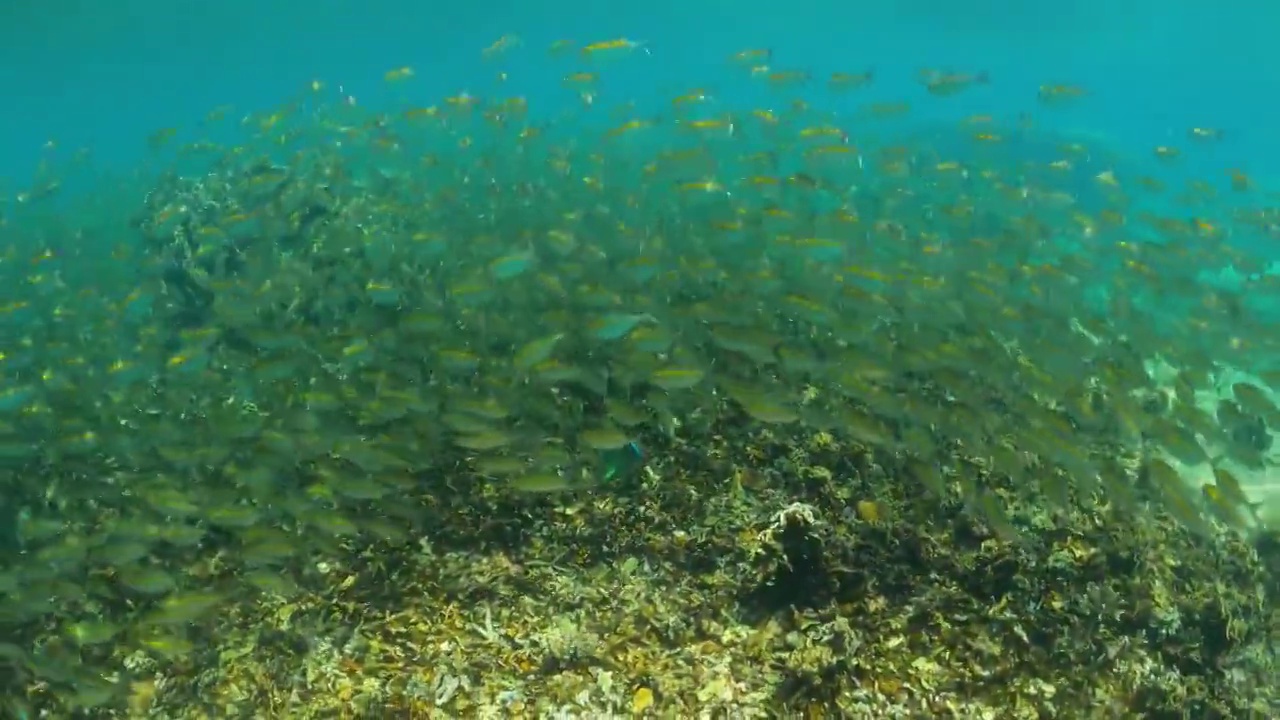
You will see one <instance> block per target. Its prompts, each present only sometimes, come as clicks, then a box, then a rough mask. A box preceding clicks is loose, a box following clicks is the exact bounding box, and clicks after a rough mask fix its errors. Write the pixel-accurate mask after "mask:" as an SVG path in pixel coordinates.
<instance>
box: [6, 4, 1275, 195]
mask: <svg viewBox="0 0 1280 720" xmlns="http://www.w3.org/2000/svg"><path fill="white" fill-rule="evenodd" d="M5 5H6V8H5V9H3V10H0V28H2V29H0V48H2V49H0V57H2V58H3V60H2V61H0V88H3V92H4V97H3V108H4V109H3V110H2V111H0V177H4V178H8V179H10V180H11V182H12V183H13V184H15V185H16V186H19V187H20V186H22V184H23V182H25V180H26V179H28V178H29V177H30V175H31V173H32V172H33V169H34V168H35V166H36V164H37V162H38V161H39V159H40V157H41V153H42V152H43V151H42V149H41V148H42V146H43V145H44V144H45V143H46V142H47V141H49V140H53V141H55V142H56V143H57V144H58V146H59V148H61V150H62V151H63V152H68V153H69V152H71V151H72V150H73V149H75V148H80V147H89V148H91V149H92V152H93V154H94V157H95V160H96V162H97V164H98V166H99V167H117V168H118V167H130V166H131V165H133V164H135V163H136V162H137V160H138V158H139V157H140V156H141V155H142V154H143V153H144V151H145V149H146V143H145V139H146V136H147V135H148V134H149V133H151V132H153V131H154V130H155V129H157V128H159V127H166V126H178V127H181V128H190V127H193V126H194V125H195V124H196V123H198V121H199V120H200V118H202V117H203V116H204V115H205V113H207V112H208V111H209V110H210V109H212V108H214V107H216V106H219V105H224V104H231V105H234V106H235V107H236V108H237V110H239V111H242V112H247V111H249V110H258V109H265V108H268V107H272V106H275V105H276V104H278V103H281V102H283V101H285V100H286V99H287V98H288V97H290V96H291V95H292V94H294V93H296V92H297V91H298V89H299V88H300V87H302V86H304V85H305V84H306V83H308V82H310V81H311V80H313V79H322V80H324V81H326V82H328V83H330V84H333V85H337V84H341V85H343V86H344V88H345V89H346V90H348V91H349V92H350V94H352V95H354V96H355V97H356V98H357V99H358V100H359V102H361V103H362V104H364V105H366V106H370V107H377V106H378V105H379V104H386V103H389V102H391V101H393V100H396V99H399V96H401V95H408V96H410V97H411V98H420V100H421V102H423V103H427V102H432V101H435V100H436V99H438V98H439V97H442V96H444V95H449V94H454V93H457V92H459V91H462V90H467V91H469V92H471V93H472V94H476V95H485V94H487V93H492V92H494V90H495V88H494V87H493V85H494V80H493V74H494V73H493V69H492V68H491V67H486V65H485V64H484V63H482V62H481V61H480V52H479V51H480V49H481V48H483V47H485V46H487V45H489V44H490V43H492V42H493V41H494V40H496V39H497V38H498V37H500V36H502V35H504V34H509V33H513V34H516V35H519V36H520V37H522V38H523V39H524V40H525V43H526V45H525V48H524V50H523V53H522V55H521V56H520V59H519V61H518V62H517V63H514V65H516V69H515V70H514V71H512V73H511V74H512V82H511V87H512V88H513V89H516V90H517V91H518V92H521V93H523V94H525V95H527V96H529V97H530V98H531V100H532V101H533V107H534V110H535V111H538V110H542V111H544V112H548V113H550V112H553V111H554V110H555V108H556V105H557V104H568V103H572V102H574V98H573V96H572V93H570V92H569V91H567V90H565V89H564V88H562V87H560V84H559V82H558V80H559V78H560V76H561V70H562V66H556V67H552V66H551V60H550V59H549V58H548V57H547V54H546V52H545V48H546V47H547V46H548V45H549V44H550V43H551V42H552V41H553V40H555V39H559V38H564V39H571V40H575V41H578V42H591V41H594V40H602V39H609V38H613V37H618V36H623V37H628V38H632V39H637V40H644V41H646V42H647V43H648V47H649V48H650V49H651V51H652V55H651V56H649V57H647V58H645V62H643V63H639V62H636V63H626V64H624V66H622V67H619V68H617V69H616V70H611V71H610V77H609V80H610V84H609V86H608V87H607V89H606V91H605V92H604V93H602V97H601V101H602V102H604V103H608V102H610V101H625V100H627V99H630V98H635V99H637V100H639V101H640V102H641V103H642V104H643V103H645V102H647V101H657V100H661V101H662V102H664V103H665V101H667V100H669V99H670V97H671V93H672V92H673V91H675V92H679V91H682V90H684V89H687V88H688V87H691V86H695V85H709V86H711V87H712V88H716V89H718V90H719V91H720V92H723V93H725V94H729V93H730V92H732V94H733V102H732V103H731V104H733V105H735V106H741V105H742V104H750V103H751V94H752V93H756V94H759V95H762V97H761V98H760V102H761V103H764V102H765V100H766V98H765V97H764V96H763V94H764V92H765V91H762V90H760V89H759V88H758V87H755V86H751V85H750V84H749V83H747V82H744V81H742V80H741V79H740V78H739V79H736V80H735V79H732V76H731V73H729V72H728V68H727V67H726V62H725V58H726V56H727V55H729V54H730V53H733V52H735V51H737V50H741V49H743V48H746V47H757V46H763V47H769V48H772V49H773V50H774V51H775V55H774V65H776V66H778V67H786V68H797V69H808V70H811V71H812V72H813V73H814V75H815V77H818V78H821V77H823V76H825V74H826V73H829V72H830V71H832V70H847V71H850V72H857V71H861V70H864V69H866V68H869V67H874V68H875V69H876V72H877V74H878V78H877V82H876V84H875V85H874V86H873V87H872V88H871V89H869V90H868V91H866V92H864V93H861V94H857V95H851V96H848V97H846V98H842V99H836V100H831V101H830V103H831V105H832V107H833V108H834V109H837V110H840V109H844V108H842V106H841V105H840V103H845V104H853V103H864V102H874V101H888V100H901V99H907V100H912V101H913V103H914V105H915V120H916V121H924V120H928V119H930V116H931V115H933V116H937V117H940V118H943V119H949V118H951V117H963V116H965V115H968V114H972V113H976V112H984V113H997V114H999V113H1009V114H1014V113H1017V112H1020V111H1024V110H1030V111H1033V112H1035V113H1036V115H1037V118H1038V120H1039V122H1040V123H1041V125H1042V126H1049V125H1051V126H1057V127H1061V128H1064V129H1067V130H1072V131H1082V132H1088V133H1096V134H1098V135H1099V136H1101V137H1102V138H1105V139H1106V141H1107V142H1108V143H1111V144H1113V145H1114V147H1116V148H1119V149H1122V150H1123V149H1129V150H1132V151H1133V152H1134V153H1135V154H1144V153H1149V151H1150V148H1151V147H1152V146H1153V145H1156V144H1162V143H1179V144H1181V143H1183V141H1184V139H1185V133H1186V129H1187V128H1188V127H1191V126H1210V127H1219V128H1222V129H1224V130H1225V131H1226V132H1227V136H1226V138H1225V140H1224V141H1223V142H1222V143H1220V144H1218V145H1217V146H1216V147H1214V148H1212V149H1211V150H1210V151H1206V152H1199V153H1197V154H1196V157H1195V158H1190V159H1186V161H1185V164H1186V166H1187V170H1188V172H1189V173H1192V174H1200V175H1205V174H1208V175H1213V174H1219V173H1221V172H1222V169H1223V168H1225V167H1235V166H1238V167H1242V168H1243V169H1245V170H1246V171H1248V172H1250V173H1251V174H1252V175H1253V176H1254V177H1255V179H1257V180H1258V181H1260V182H1261V183H1263V184H1268V183H1267V182H1266V180H1267V177H1268V175H1269V174H1271V173H1274V171H1273V170H1272V169H1271V168H1274V167H1275V164H1276V161H1277V159H1280V134H1277V133H1275V132H1274V131H1273V130H1272V129H1271V128H1273V127H1274V120H1275V119H1276V118H1277V117H1280V107H1278V103H1280V94H1278V93H1276V92H1274V88H1275V87H1278V86H1280V77H1277V70H1276V67H1277V66H1276V63H1275V61H1274V57H1275V55H1274V52H1273V51H1272V50H1271V48H1270V44H1271V43H1273V42H1274V40H1275V32H1274V30H1272V29H1269V28H1275V27H1278V26H1280V7H1276V8H1271V9H1261V8H1262V7H1263V5H1264V4H1263V3H1239V2H1235V3H1204V2H1156V1H1155V0H1136V1H1133V2H1126V3H1122V4H1116V3H1110V2H1096V1H1092V2H1077V3H1063V4H1060V5H1061V6H1060V7H1056V6H1043V4H1040V3H1028V2H1014V1H1012V0H1004V1H999V0H978V1H977V2H965V3H952V2H944V1H942V0H907V1H906V2H896V3H875V4H866V3H846V2H839V3H838V2H817V1H815V0H797V1H795V2H788V3H758V4H757V3H729V2H722V1H714V2H706V1H704V2H674V1H673V0H654V1H652V2H644V3H637V2H631V3H614V2H582V1H575V2H555V3H523V2H522V3H510V2H506V3H492V2H490V3H410V2H398V1H392V0H364V1H362V2H355V1H352V0H314V1H312V2H293V1H289V2H274V3H261V2H247V1H245V0H227V1H226V2H219V3H205V2H191V1H187V0H176V1H174V0H170V1H168V2H162V1H161V0H120V1H118V2H112V3H102V2H88V1H86V0H74V1H73V0H49V1H46V2H33V1H30V0H25V1H21V2H11V3H6V4H5ZM264 5H270V6H271V8H270V9H269V10H263V9H262V7H263V6H264ZM1118 5H1123V6H1124V7H1123V9H1117V6H1118ZM434 6H439V7H434ZM1033 6H1035V7H1034V9H1033ZM1248 8H1254V9H1253V10H1249V9H1248ZM404 65H410V66H413V67H414V68H415V69H416V70H417V77H416V78H415V79H414V80H413V82H412V83H410V84H405V85H400V86H396V87H394V88H388V87H387V86H386V85H385V83H384V82H383V80H382V75H383V73H384V72H386V71H387V70H389V69H391V68H394V67H400V66H404ZM921 67H941V68H951V69H954V70H956V71H978V70H985V71H986V72H988V73H989V74H990V76H991V79H992V82H991V84H990V85H989V86H986V87H982V88H977V89H976V90H975V91H974V92H967V93H963V94H961V95H959V96H957V97H954V98H947V99H946V101H945V102H928V101H929V100H933V98H929V97H928V96H927V95H926V94H925V93H924V91H923V89H922V88H921V87H920V86H919V85H918V84H917V83H916V82H915V80H914V73H915V72H916V71H917V70H918V69H919V68H921ZM1042 83H1074V84H1080V85H1083V86H1085V87H1086V88H1088V89H1089V90H1090V91H1091V92H1092V93H1093V94H1092V97H1090V98H1089V99H1088V100H1087V101H1086V102H1083V103H1079V104H1078V105H1077V106H1075V107H1072V108H1069V109H1063V110H1058V111H1055V112H1049V113H1046V112H1040V108H1038V107H1037V105H1036V101H1035V94H1036V88H1037V87H1038V86H1039V85H1040V84H1042ZM815 85H816V87H815V88H813V89H812V91H806V92H804V95H805V96H806V98H808V99H810V100H811V101H813V102H815V104H821V102H822V101H823V99H822V97H821V96H822V95H824V93H822V92H821V83H820V82H819V83H815ZM504 94H509V92H504ZM774 101H775V102H776V98H774ZM849 109H852V108H849Z"/></svg>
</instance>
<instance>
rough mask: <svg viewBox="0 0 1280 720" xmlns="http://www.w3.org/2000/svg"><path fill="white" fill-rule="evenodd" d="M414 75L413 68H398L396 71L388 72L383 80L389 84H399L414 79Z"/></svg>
mask: <svg viewBox="0 0 1280 720" xmlns="http://www.w3.org/2000/svg"><path fill="white" fill-rule="evenodd" d="M413 74H414V73H413V68H411V67H408V66H405V67H401V68H396V69H395V70H388V71H387V72H386V74H384V75H383V76H382V79H383V80H386V81H387V82H399V81H401V80H407V79H409V78H411V77H413Z"/></svg>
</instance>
